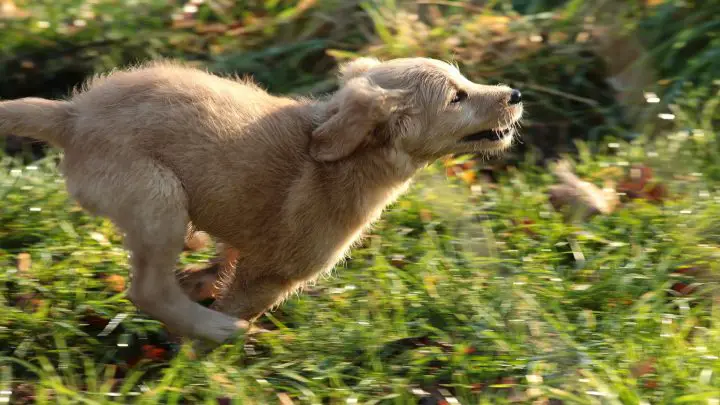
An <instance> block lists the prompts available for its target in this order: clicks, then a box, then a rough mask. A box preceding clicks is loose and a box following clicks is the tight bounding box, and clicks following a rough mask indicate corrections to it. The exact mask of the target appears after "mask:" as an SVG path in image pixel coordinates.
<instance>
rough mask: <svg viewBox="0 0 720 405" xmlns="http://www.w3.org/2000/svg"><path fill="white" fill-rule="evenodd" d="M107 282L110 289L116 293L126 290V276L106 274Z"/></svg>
mask: <svg viewBox="0 0 720 405" xmlns="http://www.w3.org/2000/svg"><path fill="white" fill-rule="evenodd" d="M105 282H106V283H107V285H108V287H109V288H110V290H112V291H114V292H116V293H121V292H123V291H125V277H123V276H121V275H119V274H111V275H109V276H106V277H105Z"/></svg>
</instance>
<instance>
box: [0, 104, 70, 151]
mask: <svg viewBox="0 0 720 405" xmlns="http://www.w3.org/2000/svg"><path fill="white" fill-rule="evenodd" d="M71 117H72V115H71V103H70V102H68V101H54V100H47V99H43V98H35V97H28V98H21V99H17V100H10V101H0V136H6V135H18V136H25V137H28V138H34V139H39V140H41V141H45V142H48V143H50V144H51V145H53V146H57V147H64V146H65V145H66V144H67V142H68V141H69V139H68V137H69V136H70V120H71Z"/></svg>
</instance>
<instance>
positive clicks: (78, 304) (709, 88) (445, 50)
mask: <svg viewBox="0 0 720 405" xmlns="http://www.w3.org/2000/svg"><path fill="white" fill-rule="evenodd" d="M12 3H14V2H12V1H10V2H5V3H3V4H12ZM16 3H17V4H18V5H19V7H18V9H17V10H16V11H15V13H16V14H18V15H21V16H25V15H27V14H30V11H26V9H27V10H31V11H32V13H34V14H32V15H34V16H35V17H32V18H35V19H32V18H31V19H30V20H27V21H26V20H23V18H25V17H22V18H20V17H18V19H17V20H12V21H10V20H8V21H7V22H2V21H0V22H1V23H2V24H7V25H2V26H1V27H6V28H7V30H5V31H4V32H3V31H0V97H2V98H13V97H19V96H20V95H21V93H22V92H23V91H25V92H26V93H28V94H25V95H29V94H33V95H43V96H51V95H57V94H58V93H62V92H63V91H64V90H65V89H64V87H63V86H64V85H66V84H68V83H66V82H65V81H63V80H66V81H70V82H72V81H73V80H75V79H76V78H77V76H76V75H77V74H78V72H85V71H86V70H91V71H94V70H105V69H106V68H108V67H112V66H114V65H117V64H121V62H123V61H124V60H122V58H123V57H130V56H133V55H134V56H138V57H150V56H157V55H155V54H156V53H157V54H159V55H161V56H173V57H184V58H186V59H189V60H195V61H197V60H202V61H204V62H205V64H206V65H208V66H210V68H211V70H213V71H218V72H239V73H249V74H253V75H255V76H256V77H258V80H259V81H261V82H262V83H263V84H264V85H266V86H267V87H268V88H269V89H270V90H272V91H276V92H281V93H317V92H325V91H329V90H332V89H333V86H334V81H333V79H332V77H331V74H330V72H331V67H332V66H333V64H334V62H333V61H335V60H345V59H351V58H354V57H356V56H358V55H374V56H379V57H383V58H390V57H399V56H416V55H424V56H432V57H438V58H442V59H455V60H457V61H458V62H459V64H460V66H461V69H462V70H463V71H464V72H465V73H466V74H467V75H468V77H470V78H472V79H474V80H479V81H487V82H498V81H503V82H509V83H511V84H514V85H517V86H518V87H521V88H522V89H523V95H524V97H525V98H526V101H525V104H526V109H527V111H528V116H527V118H526V120H525V123H524V127H525V128H524V129H523V130H522V131H521V132H522V136H521V138H520V141H521V142H520V143H519V144H518V145H516V147H515V148H514V149H513V152H514V153H512V154H511V156H510V157H509V158H508V159H507V160H506V161H505V162H504V163H503V164H495V163H496V162H494V163H493V164H488V163H487V162H483V161H481V160H478V159H477V158H475V157H472V156H463V157H453V158H452V159H450V158H448V159H447V160H443V161H438V162H436V163H435V164H433V165H432V166H430V167H428V168H427V169H425V170H423V171H422V172H421V173H420V174H419V175H418V176H417V178H416V180H415V182H414V183H413V186H412V187H411V189H410V190H409V192H408V193H407V194H406V195H404V196H402V197H401V198H400V199H399V200H398V201H397V202H396V203H394V204H393V205H392V206H391V207H389V208H388V209H387V210H386V212H385V213H384V215H383V216H382V219H381V220H380V221H379V222H378V223H377V224H376V226H374V227H373V229H372V231H371V232H370V234H369V235H367V237H366V238H365V239H364V240H363V243H362V244H361V245H360V246H358V247H356V248H355V249H353V251H352V256H351V257H350V258H349V259H348V260H347V262H345V263H343V264H341V265H338V266H337V268H336V270H334V271H333V272H332V274H328V275H327V276H325V277H322V278H321V279H319V280H318V281H317V283H316V284H315V285H312V286H309V287H308V288H306V289H305V290H304V291H302V292H301V293H299V294H298V295H296V296H292V297H290V298H289V299H288V300H287V301H286V302H285V303H284V304H283V305H281V306H280V307H278V308H277V309H275V310H274V311H272V312H269V313H267V314H266V315H264V316H263V317H262V318H261V319H260V320H259V321H258V323H259V324H260V326H262V327H263V328H265V329H267V330H268V332H266V333H262V334H257V335H253V336H246V337H240V338H238V340H237V341H236V342H234V343H233V344H225V345H222V346H220V347H218V348H216V349H215V350H214V351H212V352H211V353H209V354H207V355H198V354H197V353H193V351H192V350H191V349H190V347H189V346H188V345H187V344H186V343H185V342H183V341H182V340H180V339H179V338H177V337H175V336H171V335H169V334H168V333H167V332H166V331H165V330H164V329H163V325H162V324H160V323H159V322H157V321H155V320H153V319H151V318H149V317H147V316H145V315H143V314H142V313H139V312H138V311H137V310H136V309H135V307H134V306H133V305H132V304H131V303H130V302H129V301H128V300H127V298H126V296H125V289H126V286H127V284H128V283H129V280H128V263H127V262H128V261H127V253H126V251H124V250H123V248H122V237H121V235H119V234H118V233H117V231H116V230H115V229H114V227H113V226H112V224H111V223H109V222H108V221H106V220H104V219H101V218H94V217H90V216H88V215H87V214H86V213H85V212H84V211H82V210H81V209H80V208H79V207H78V206H77V205H76V204H75V203H74V202H73V201H72V200H71V199H69V197H68V195H67V192H66V191H65V186H64V182H63V179H62V177H61V176H60V175H59V174H58V171H57V167H56V166H57V160H58V158H59V157H60V156H59V155H58V152H57V151H51V153H50V154H49V155H48V156H46V157H45V158H43V159H41V160H35V161H30V160H27V159H26V160H23V159H21V158H22V157H23V156H19V155H17V156H12V157H11V156H6V155H0V199H1V200H2V202H0V404H2V403H11V404H30V403H38V404H45V403H61V404H75V403H87V404H101V403H123V404H126V403H139V404H161V403H162V404H222V405H224V404H282V405H287V404H426V405H428V404H505V403H523V404H525V403H527V404H553V405H557V404H638V405H640V404H706V405H720V260H718V259H719V258H720V187H719V186H720V133H718V132H717V130H716V127H717V123H718V121H719V119H720V82H719V81H718V80H717V77H720V75H719V74H718V72H719V71H720V69H718V61H719V60H720V58H717V49H719V48H717V45H718V40H719V38H720V37H718V36H717V33H716V32H714V30H715V29H716V28H717V24H718V23H717V22H716V21H715V20H714V19H713V17H712V16H713V15H717V13H716V12H715V11H720V3H718V2H717V1H716V0H707V1H706V2H705V3H703V4H705V5H706V7H705V8H702V7H700V6H697V7H696V6H695V2H692V1H690V2H683V4H684V5H681V6H677V5H674V4H671V3H673V2H670V1H668V2H661V1H640V0H637V1H635V0H633V2H632V3H633V4H635V3H638V4H640V3H643V4H645V6H646V7H648V8H647V9H646V8H639V9H636V8H632V7H629V8H628V9H624V8H623V9H622V10H621V11H622V12H620V11H618V12H617V20H618V21H621V20H622V22H623V24H624V22H626V21H629V23H627V24H624V25H623V24H621V25H623V27H624V28H623V29H627V30H629V31H628V32H633V33H636V34H638V33H639V34H638V35H639V37H642V38H643V41H644V43H643V47H646V48H647V49H648V53H647V54H643V55H641V56H638V57H637V59H638V61H636V62H637V64H636V65H634V66H640V65H642V63H640V62H643V63H645V64H649V65H651V66H652V67H653V68H654V69H651V70H648V71H647V72H652V73H653V74H654V75H655V76H657V77H655V76H653V77H651V75H650V74H648V75H647V77H645V76H643V75H640V76H643V77H642V79H643V80H644V81H643V80H641V83H640V84H638V86H640V87H641V90H642V89H646V90H647V92H644V91H639V90H638V89H634V90H628V93H627V94H625V95H624V96H619V95H618V94H617V92H616V91H614V90H612V88H611V87H612V86H610V85H608V83H609V82H611V81H612V80H615V81H616V82H617V81H620V82H622V81H623V80H626V79H624V78H623V77H624V76H622V74H620V73H617V72H612V71H606V70H612V69H613V66H612V63H609V67H608V66H605V65H604V64H603V63H601V62H602V60H605V62H607V56H608V55H610V56H614V55H615V53H618V54H619V53H621V52H623V49H620V48H618V47H617V46H607V47H606V48H605V51H602V50H600V51H597V52H598V54H599V55H600V56H597V55H595V54H594V53H593V52H596V48H595V47H594V46H595V45H594V42H593V41H595V40H597V41H601V40H603V35H607V34H603V33H602V32H604V31H602V30H600V29H599V28H603V27H600V26H601V25H602V24H601V23H600V22H601V20H602V18H601V16H602V15H603V14H602V13H601V11H602V10H600V9H601V8H602V7H597V8H594V6H593V4H595V3H593V2H586V3H583V2H581V1H549V0H548V1H543V0H526V1H522V0H517V1H514V2H513V4H515V7H516V8H518V9H522V12H516V11H513V10H511V7H510V6H504V5H503V4H504V3H502V2H497V1H489V2H487V4H488V6H487V7H486V8H483V9H482V10H481V11H482V12H479V11H477V10H480V9H479V7H478V6H474V5H473V4H476V3H478V2H464V1H446V2H419V3H422V4H433V3H438V4H440V5H442V6H438V8H437V9H435V8H428V9H425V11H424V14H422V13H419V12H418V13H417V14H413V13H410V12H405V10H404V9H402V8H400V9H399V10H398V8H399V6H396V4H395V3H403V2H395V1H389V0H378V1H373V2H364V3H363V4H362V7H358V8H352V7H345V5H346V3H342V2H333V1H318V2H313V1H303V2H289V1H271V2H270V1H269V2H264V3H263V2H260V3H261V4H260V5H257V4H255V3H253V4H255V5H254V6H253V7H250V8H248V9H252V10H251V11H252V12H251V11H247V10H245V9H243V7H242V6H243V5H244V4H245V2H234V3H233V2H220V1H218V2H205V3H203V2H198V1H190V2H187V4H186V5H185V7H184V8H182V10H184V11H183V12H184V14H182V15H181V17H182V18H176V16H177V14H174V15H173V18H172V20H171V24H172V26H171V27H170V28H171V29H170V30H169V31H167V30H166V28H167V27H166V25H167V24H166V23H167V22H168V21H166V20H168V19H169V18H166V17H168V16H169V15H170V12H171V11H172V10H170V11H168V10H166V9H169V8H171V6H169V5H168V4H169V2H164V1H157V0H152V1H144V2H132V5H130V2H128V4H129V5H128V6H127V7H126V8H123V7H116V5H115V4H114V3H115V2H114V1H112V0H97V1H92V2H83V1H79V0H58V1H56V2H55V3H53V2H37V3H32V2H29V1H20V0H17V2H16ZM40 3H42V5H40ZM51 3H52V4H51ZM61 3H62V4H66V5H68V7H69V8H67V10H70V11H67V13H71V14H72V13H76V14H77V15H84V16H87V15H89V14H88V12H89V11H88V10H90V11H92V10H94V12H96V13H97V14H98V15H101V14H102V13H110V14H112V13H117V14H116V18H114V19H106V20H103V21H102V24H101V23H96V21H95V20H93V19H92V18H90V17H87V20H88V21H85V20H83V24H80V25H78V24H77V21H78V20H77V19H76V17H77V16H75V15H73V16H72V17H73V18H69V19H68V18H65V17H63V16H64V14H62V13H61V12H60V11H59V7H60V4H61ZM81 3H82V5H81V6H80V5H79V4H81ZM226 3H227V4H226ZM230 3H233V4H235V3H237V4H235V6H232V4H230ZM241 3H242V4H241ZM295 3H297V4H295ZM336 3H337V4H336ZM340 3H342V4H340ZM371 3H372V4H371ZM410 3H412V2H410ZM501 3H502V4H501ZM590 3H593V4H590ZM602 3H603V4H609V3H612V1H609V2H602ZM616 3H617V2H616ZM630 3H631V2H628V3H627V4H630ZM651 3H652V5H649V4H651ZM660 3H663V5H657V4H660ZM53 4H55V5H53ZM201 4H203V5H201ZM228 4H230V5H228ZM263 4H264V5H263ZM508 4H509V3H508ZM583 4H584V5H583ZM88 5H96V6H97V7H96V9H92V7H94V6H88ZM188 5H190V6H192V7H194V9H193V8H192V7H190V8H188V7H189V6H188ZM197 5H200V6H197ZM211 5H212V7H211ZM70 6H72V7H70ZM75 6H77V7H75ZM5 7H6V8H7V6H5ZM33 7H35V8H33ZM73 7H75V8H73ZM133 7H136V8H137V7H140V8H141V9H142V10H140V9H135V8H133ZM143 7H145V8H147V9H148V10H150V11H152V13H150V12H148V13H144V12H143V10H145V9H144V8H143ZM173 7H174V6H173ZM222 7H227V9H222ZM233 7H234V8H233ZM263 7H265V8H263ZM428 7H429V6H428ZM440 7H444V8H440ZM712 7H715V8H712ZM3 10H5V9H3ZM8 10H9V8H8ZM18 10H19V11H18ZM138 10H139V11H138ZM188 10H189V11H188ZM193 10H194V11H193ZM438 10H440V11H442V12H440V11H438ZM638 10H640V11H638ZM145 11H147V10H145ZM606 11H607V10H606ZM606 11H605V12H606ZM3 12H5V13H7V11H3ZM163 12H167V13H168V14H167V15H163V14H162V13H163ZM173 12H174V11H173ZM23 13H25V14H23ZM43 13H44V14H43ZM153 13H155V14H153ZM213 13H215V14H213ZM233 13H236V14H233ZM443 13H444V14H443ZM677 13H680V14H681V15H683V16H685V17H684V18H685V19H683V18H679V17H677ZM683 13H684V14H683ZM158 15H161V17H162V18H161V17H158ZM1 16H2V14H0V17H1ZM148 16H152V18H151V17H148ZM238 16H240V17H238ZM588 16H598V17H597V20H598V21H597V24H596V25H597V26H598V27H599V28H598V27H588V26H587V24H586V23H587V22H588V21H591V22H595V21H596V20H595V18H594V17H593V18H592V19H590V18H589V17H588ZM236 17H237V18H238V21H239V22H238V21H235V20H234V19H235V18H236ZM621 17H622V18H621ZM83 18H86V17H83ZM626 19H627V20H626ZM36 20H37V21H36ZM65 20H68V21H71V22H72V24H70V25H67V26H63V27H64V29H65V31H62V30H59V31H58V32H54V31H53V32H50V30H49V29H47V27H46V25H47V26H49V27H51V28H53V27H55V26H56V25H58V26H62V24H65V23H63V21H65ZM346 20H351V21H355V22H356V23H358V24H360V25H357V26H355V25H352V24H350V23H348V22H347V21H346ZM420 20H422V21H423V22H422V23H421V22H419V21H420ZM28 21H29V22H28ZM118 21H120V22H118ZM602 21H605V20H602ZM39 22H42V23H43V24H40V25H38V23H39ZM121 22H122V23H121ZM333 22H334V23H335V25H333ZM73 24H74V25H73ZM113 24H115V25H113ZM362 24H365V25H362ZM590 25H592V24H590ZM43 27H45V28H43ZM351 27H355V28H351ZM357 27H359V28H357ZM596 28H598V29H596ZM605 28H607V27H605ZM585 30H588V31H587V32H586V31H585ZM366 31H367V32H366ZM368 32H369V33H368ZM588 32H592V34H588ZM598 32H600V34H598ZM713 32H714V34H713ZM28 33H30V34H28ZM660 33H662V35H660ZM583 34H587V35H583ZM625 34H626V32H625V31H623V32H622V33H620V32H618V35H625ZM640 34H642V35H640ZM104 35H107V36H108V38H105V37H104ZM363 35H365V36H363ZM593 35H598V38H599V39H598V38H595V37H593ZM95 37H99V38H100V39H99V40H97V38H95ZM588 37H589V38H590V39H588ZM528 38H529V39H528ZM622 38H623V40H622V41H620V42H621V43H630V42H631V41H630V40H629V39H628V38H631V36H629V37H627V38H625V37H622ZM125 40H128V41H130V42H127V43H125V42H123V41H125ZM73 41H76V42H77V43H76V45H78V46H77V48H73V47H72V46H70V45H72V44H75V42H73ZM108 41H109V42H108ZM623 41H625V42H623ZM108 43H110V45H108ZM168 44H171V45H172V46H170V45H168ZM713 44H715V46H713ZM606 45H607V44H606ZM105 46H110V49H111V50H112V52H110V51H108V52H104V51H103V49H104V48H100V47H105ZM44 47H48V49H50V50H48V49H45V48H44ZM63 47H69V48H67V49H66V48H63ZM58 49H60V50H59V51H58ZM628 49H630V50H629V51H628V52H630V53H632V52H634V49H636V48H633V47H630V48H628ZM625 50H627V49H625ZM57 52H60V53H62V52H65V57H64V58H58V57H56V56H57V55H56V53H57ZM603 52H606V54H605V56H603ZM128 55H130V56H128ZM593 55H595V56H593ZM603 58H605V59H603ZM611 59H612V58H611ZM648 61H650V62H648ZM268 66H272V67H273V68H272V69H268ZM606 68H607V69H606ZM63 69H66V70H67V71H69V72H70V73H69V74H68V75H69V76H63V75H62V74H60V73H58V72H65V73H67V72H66V70H63ZM616 73H617V74H616ZM610 76H612V77H610ZM636 79H637V77H635V78H634V79H633V80H636ZM58 83H59V84H58ZM623 83H624V84H626V85H627V84H628V83H632V80H630V81H625V82H623ZM72 84H75V83H74V82H73V83H72ZM41 90H42V91H45V90H46V91H47V92H46V93H41ZM656 93H657V94H656ZM23 94H24V93H23ZM623 97H626V98H623ZM632 97H636V98H637V97H639V98H641V102H640V103H639V107H638V105H637V104H633V103H631V102H628V101H627V99H630V98H632ZM633 108H634V109H633ZM0 135H4V134H0ZM543 149H544V150H543ZM548 151H551V152H552V153H550V154H548V153H547V152H548ZM541 152H542V153H541ZM553 154H554V155H556V156H550V155H553ZM548 157H555V158H557V157H562V158H564V159H565V160H566V161H567V162H570V163H571V165H570V166H571V170H572V171H573V172H574V173H575V174H576V175H577V176H578V177H579V178H580V179H582V180H585V181H587V182H589V183H591V184H593V185H594V186H596V187H597V188H598V189H599V188H603V187H604V188H605V189H606V190H609V191H610V193H609V194H612V195H614V196H617V198H618V199H619V200H618V202H617V203H616V204H612V205H611V207H610V208H609V209H608V210H605V211H604V212H603V213H599V214H597V215H593V216H591V217H589V218H581V217H578V216H568V215H565V214H566V213H567V212H568V211H567V209H568V208H569V207H564V208H563V207H558V205H557V204H556V203H555V201H554V200H553V198H551V194H552V193H553V190H555V188H554V187H555V186H556V185H558V184H561V183H562V180H561V179H560V178H559V177H558V176H557V175H556V174H555V172H554V169H555V163H554V161H553V159H548ZM213 251H214V248H213V246H212V245H209V246H206V247H204V248H202V249H200V250H197V251H188V252H186V253H185V254H184V256H183V257H182V260H181V263H178V268H181V267H183V266H187V265H192V264H201V263H203V262H205V261H206V260H208V259H209V258H210V257H212V254H213Z"/></svg>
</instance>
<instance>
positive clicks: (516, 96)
mask: <svg viewBox="0 0 720 405" xmlns="http://www.w3.org/2000/svg"><path fill="white" fill-rule="evenodd" d="M521 101H522V94H520V90H513V91H511V92H510V104H517V103H519V102H521Z"/></svg>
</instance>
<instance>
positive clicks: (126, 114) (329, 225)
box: [0, 58, 523, 342]
mask: <svg viewBox="0 0 720 405" xmlns="http://www.w3.org/2000/svg"><path fill="white" fill-rule="evenodd" d="M339 82H340V87H339V90H338V91H337V92H335V93H334V94H332V95H330V96H329V97H327V98H325V99H317V100H313V99H305V98H287V97H277V96H274V95H271V94H268V93H267V92H265V91H264V90H263V89H261V88H259V87H258V86H256V85H254V84H253V83H251V82H249V81H243V80H230V79H226V78H221V77H217V76H214V75H210V74H208V73H205V72H203V71H199V70H195V69H191V68H187V67H184V66H182V65H180V64H176V63H168V62H161V63H158V62H155V63H150V64H147V65H143V66H141V67H137V68H133V69H129V70H125V71H117V72H114V73H111V74H109V75H106V76H102V77H96V78H94V79H92V80H90V81H88V82H87V83H86V84H85V85H84V86H83V87H82V89H80V90H78V91H76V92H74V94H73V95H72V96H71V97H70V98H69V99H67V100H64V101H51V100H45V99H38V98H25V99H19V100H13V101H4V102H1V103H0V135H2V134H5V135H7V134H16V135H22V136H28V137H33V138H37V139H41V140H45V141H47V142H49V143H50V144H52V145H54V146H56V147H59V148H62V149H63V150H64V159H63V162H62V164H61V167H60V169H61V172H62V173H63V175H64V176H65V178H66V186H67V189H68V192H69V193H70V195H71V196H72V197H73V198H74V199H75V200H76V201H77V202H78V203H79V204H80V205H81V206H82V207H83V208H84V209H86V210H87V211H89V212H90V213H92V214H94V215H100V216H104V217H107V218H109V219H110V220H111V221H113V223H114V224H115V225H116V226H117V227H118V228H119V229H120V230H121V231H122V232H123V233H124V234H125V239H124V240H125V244H126V246H127V248H128V249H129V251H130V253H131V264H132V283H131V285H130V288H129V291H128V297H129V299H130V300H131V301H132V302H133V303H134V304H135V305H136V306H137V307H138V308H139V309H140V310H142V311H144V312H146V313H147V314H149V315H151V316H153V317H155V318H156V319H158V320H160V321H162V322H164V323H165V324H166V326H167V327H168V329H170V330H172V331H173V332H175V333H178V334H181V335H185V336H188V337H194V338H204V339H209V340H211V341H214V342H222V341H223V340H225V339H227V338H228V337H230V336H231V335H233V334H234V333H236V332H239V331H242V330H245V329H247V328H248V325H249V324H248V322H251V321H253V320H254V319H255V318H257V317H258V316H260V315H261V314H262V313H263V312H264V311H266V310H267V309H268V308H270V307H272V306H274V305H276V304H278V303H280V302H281V301H282V300H283V299H284V298H285V297H286V296H287V295H288V294H290V293H292V292H293V291H295V290H296V289H297V288H298V287H300V286H302V285H303V284H304V283H307V282H308V281H311V280H313V279H315V278H316V277H317V276H318V275H319V274H321V273H323V272H326V271H328V270H329V269H331V268H332V267H333V266H334V265H335V264H336V263H337V262H338V261H339V260H340V259H342V258H343V256H344V255H345V254H346V253H347V252H348V249H349V248H350V246H351V245H352V244H353V242H355V241H356V240H357V239H358V237H359V236H360V235H361V234H362V232H363V230H364V229H366V228H367V226H368V225H369V224H371V223H372V222H373V221H375V220H376V219H377V218H378V217H379V216H380V214H381V212H382V210H383V209H384V208H385V207H386V206H387V205H388V204H389V203H391V202H392V201H393V200H394V199H395V198H396V197H397V196H398V195H399V194H400V193H402V192H403V191H405V190H406V188H407V187H408V183H409V182H410V180H411V178H412V177H413V175H414V174H415V173H416V172H417V171H418V170H419V169H421V168H422V167H424V166H426V165H427V164H428V163H430V162H432V161H434V160H435V159H437V158H439V157H442V156H445V155H448V154H453V153H481V154H493V153H499V152H501V151H503V150H505V149H507V148H508V147H509V146H510V145H511V143H512V140H513V137H514V134H515V130H514V128H515V125H516V123H517V122H518V120H519V119H520V118H521V115H522V111H523V107H522V102H521V96H520V92H519V91H517V90H514V89H511V88H509V87H505V86H486V85H480V84H476V83H473V82H471V81H469V80H468V79H467V78H465V77H464V76H463V75H462V74H461V73H460V72H459V71H458V69H457V68H456V67H454V66H452V65H450V64H447V63H444V62H441V61H438V60H433V59H426V58H408V59H395V60H389V61H385V62H381V61H379V60H375V59H370V58H361V59H358V60H355V61H353V62H350V63H348V64H346V65H344V66H342V67H341V69H340V74H339ZM187 227H192V229H196V230H201V231H204V232H206V233H208V234H210V235H212V236H213V237H214V238H216V239H217V240H219V241H221V242H222V243H223V244H224V245H225V246H228V247H229V248H230V249H231V250H232V252H233V253H232V255H231V256H232V262H233V263H234V266H226V270H227V271H224V272H221V274H220V276H219V286H218V294H217V299H216V301H215V302H214V304H213V306H212V307H211V308H206V307H203V306H201V305H200V304H197V303H195V302H193V301H192V300H191V299H190V298H189V297H188V296H187V294H185V293H184V291H183V289H182V287H181V286H180V283H178V281H177V280H176V279H175V276H174V274H173V268H174V266H175V264H176V260H177V258H178V255H179V254H180V253H181V251H182V249H183V241H184V239H185V235H186V230H187Z"/></svg>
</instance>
